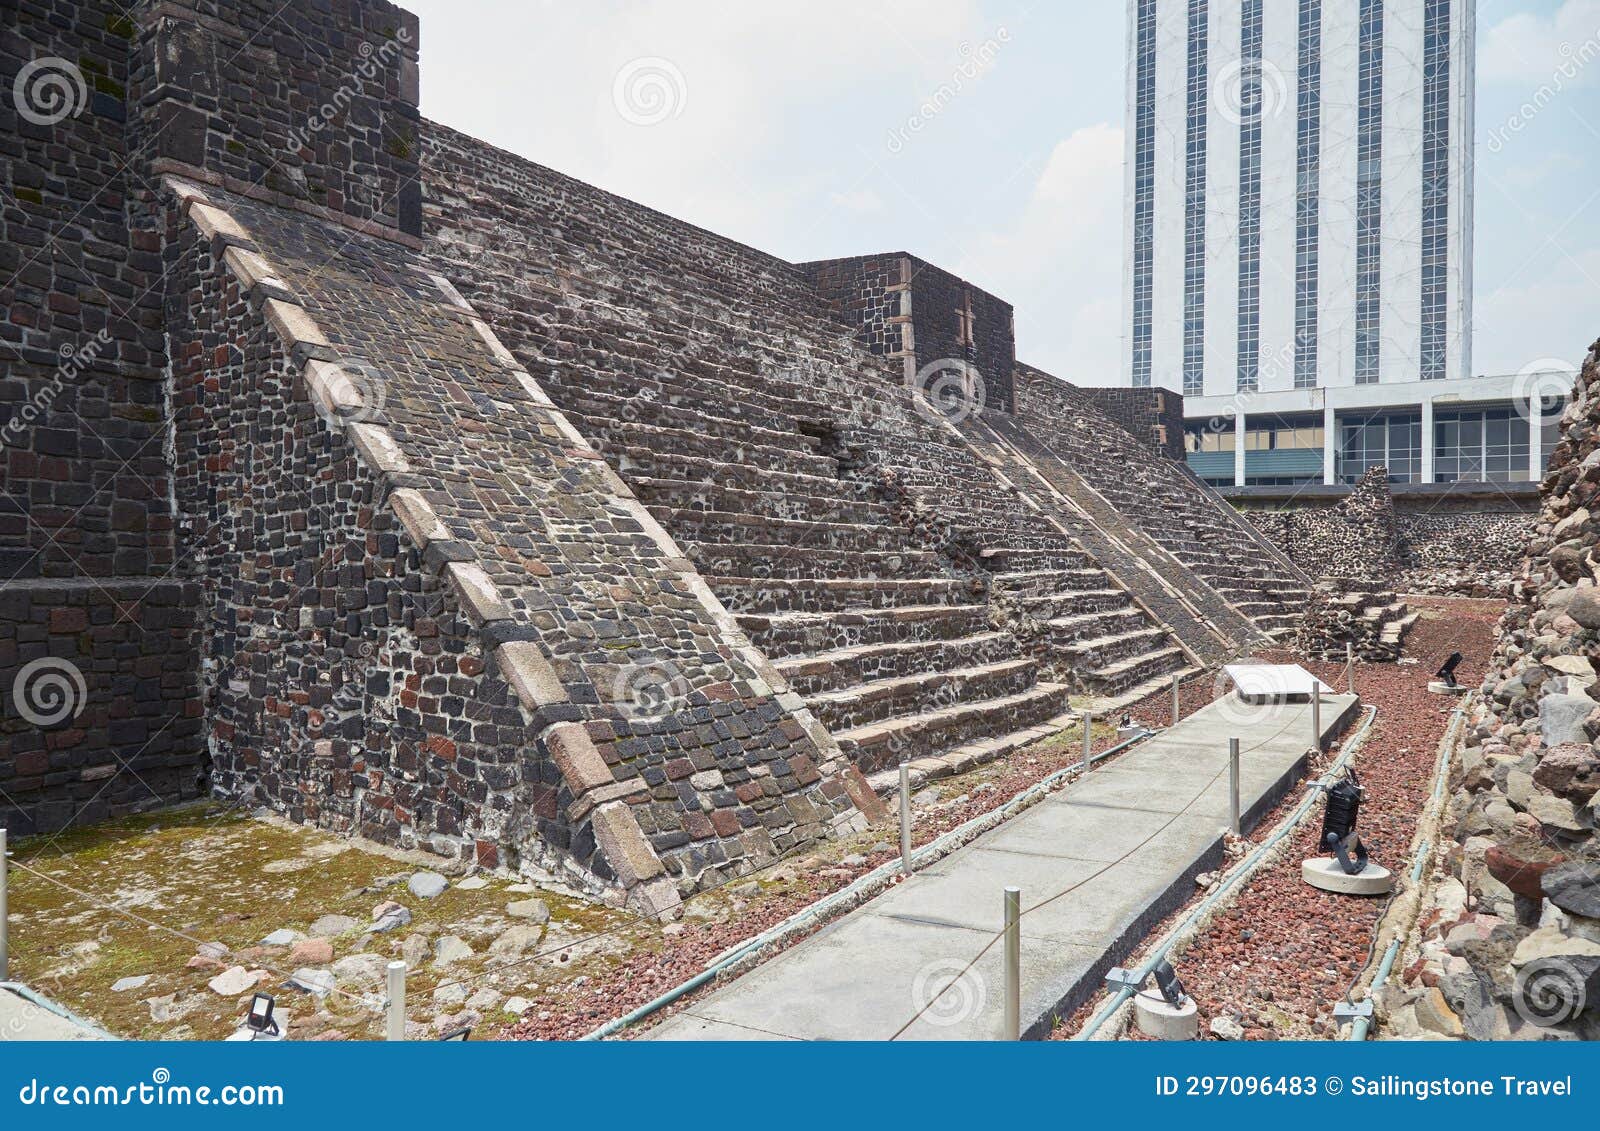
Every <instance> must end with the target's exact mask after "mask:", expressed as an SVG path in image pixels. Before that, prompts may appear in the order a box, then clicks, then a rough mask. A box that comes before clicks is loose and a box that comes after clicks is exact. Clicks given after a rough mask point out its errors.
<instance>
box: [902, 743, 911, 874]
mask: <svg viewBox="0 0 1600 1131" xmlns="http://www.w3.org/2000/svg"><path fill="white" fill-rule="evenodd" d="M900 871H901V873H902V874H904V875H907V876H909V875H910V874H911V763H910V762H901V763H900Z"/></svg>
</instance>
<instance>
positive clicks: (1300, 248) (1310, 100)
mask: <svg viewBox="0 0 1600 1131" xmlns="http://www.w3.org/2000/svg"><path fill="white" fill-rule="evenodd" d="M1299 43H1300V50H1299V63H1300V68H1299V69H1300V85H1299V90H1298V92H1297V100H1298V101H1297V106H1298V109H1299V115H1298V118H1297V125H1296V133H1295V228H1294V387H1295V388H1297V389H1314V388H1316V385H1317V294H1318V275H1317V245H1318V241H1319V239H1320V229H1319V226H1318V209H1319V208H1320V207H1321V199H1320V197H1321V193H1320V191H1319V189H1320V182H1321V178H1322V0H1300V39H1299Z"/></svg>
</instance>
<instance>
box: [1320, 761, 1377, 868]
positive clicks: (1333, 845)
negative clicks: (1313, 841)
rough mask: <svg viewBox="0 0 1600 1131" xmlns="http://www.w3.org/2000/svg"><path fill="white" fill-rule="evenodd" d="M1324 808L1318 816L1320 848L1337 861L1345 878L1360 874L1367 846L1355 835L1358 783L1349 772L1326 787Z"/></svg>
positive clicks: (1357, 812)
mask: <svg viewBox="0 0 1600 1131" xmlns="http://www.w3.org/2000/svg"><path fill="white" fill-rule="evenodd" d="M1327 791H1328V807H1327V809H1325V810H1324V811H1323V814H1322V847H1323V848H1324V849H1327V850H1331V851H1332V852H1333V854H1334V855H1335V856H1337V857H1338V858H1339V867H1340V868H1342V869H1344V872H1345V874H1346V875H1349V876H1354V875H1358V874H1360V873H1361V872H1362V871H1363V870H1365V868H1366V866H1367V846H1366V845H1364V844H1362V843H1361V837H1360V836H1358V835H1357V834H1356V819H1357V818H1358V817H1359V816H1360V815H1361V793H1362V790H1361V779H1360V778H1358V777H1356V772H1355V770H1353V769H1348V768H1347V769H1346V770H1345V776H1344V777H1343V778H1341V779H1340V780H1339V781H1337V782H1335V783H1334V784H1333V785H1330V786H1328V787H1327Z"/></svg>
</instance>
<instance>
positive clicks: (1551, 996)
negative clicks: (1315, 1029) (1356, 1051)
mask: <svg viewBox="0 0 1600 1131" xmlns="http://www.w3.org/2000/svg"><path fill="white" fill-rule="evenodd" d="M1562 434H1563V436H1562V441H1561V443H1560V444H1559V445H1557V447H1556V449H1555V451H1554V453H1552V455H1551V459H1550V467H1549V472H1548V474H1547V475H1546V477H1545V480H1544V484H1543V499H1544V503H1543V509H1542V510H1541V511H1540V513H1539V516H1538V524H1537V529H1536V534H1535V537H1534V539H1533V540H1532V541H1531V542H1530V543H1529V545H1528V555H1527V561H1526V564H1525V567H1524V570H1523V576H1522V577H1521V578H1520V579H1519V581H1518V585H1517V589H1518V593H1517V598H1518V599H1517V602H1516V603H1515V604H1513V605H1512V606H1511V608H1509V609H1508V610H1507V611H1506V613H1505V616H1504V618H1503V619H1502V621H1501V624H1500V643H1499V646H1498V647H1497V649H1496V651H1495V654H1494V656H1493V658H1492V661H1491V664H1490V674H1489V675H1488V676H1487V677H1486V678H1485V679H1484V681H1483V685H1482V695H1483V698H1482V700H1481V701H1480V702H1478V703H1477V704H1476V705H1475V707H1474V709H1473V711H1472V714H1471V716H1470V717H1469V719H1468V721H1467V729H1466V733H1465V737H1464V742H1463V750H1462V754H1461V760H1460V764H1459V767H1458V768H1457V771H1456V773H1455V775H1454V777H1453V778H1452V783H1451V784H1452V786H1453V790H1454V792H1453V794H1452V798H1451V807H1450V811H1449V820H1450V822H1451V825H1452V826H1453V828H1452V833H1453V836H1454V839H1455V841H1456V844H1455V846H1454V847H1453V849H1452V851H1451V853H1450V856H1449V864H1450V871H1451V875H1450V877H1449V878H1448V879H1446V880H1445V882H1444V883H1442V884H1440V885H1438V886H1437V887H1436V888H1435V890H1434V891H1433V893H1432V896H1431V908H1430V909H1429V911H1428V915H1427V918H1426V919H1425V922H1428V923H1431V924H1433V926H1432V927H1431V928H1430V929H1429V930H1428V931H1426V932H1425V935H1424V937H1423V940H1422V956H1421V958H1420V959H1419V963H1420V966H1421V971H1425V973H1426V977H1425V979H1424V981H1425V983H1426V987H1427V988H1426V992H1425V993H1424V995H1423V996H1429V995H1431V994H1433V993H1437V994H1438V995H1439V996H1440V999H1441V1000H1442V1001H1443V1002H1444V1003H1445V1004H1447V1005H1448V1006H1449V1013H1450V1015H1452V1016H1453V1017H1454V1018H1456V1019H1457V1020H1456V1021H1455V1022H1452V1027H1454V1026H1455V1025H1459V1027H1460V1028H1461V1030H1462V1032H1464V1034H1465V1035H1467V1036H1471V1037H1474V1038H1478V1039H1504V1038H1507V1037H1514V1036H1518V1035H1530V1034H1531V1035H1541V1034H1544V1033H1549V1032H1555V1033H1558V1034H1560V1033H1564V1034H1567V1035H1571V1036H1578V1037H1583V1038H1587V1039H1591V1040H1593V1039H1596V1038H1600V1008H1597V1006H1600V837H1597V836H1596V833H1595V830H1596V828H1597V827H1600V753H1597V751H1600V702H1597V696H1600V682H1597V676H1596V673H1597V670H1600V668H1597V666H1596V665H1597V658H1600V587H1597V579H1600V558H1597V556H1596V553H1597V552H1596V546H1597V544H1600V519H1597V518H1596V515H1597V514H1600V343H1597V345H1596V347H1594V348H1592V349H1591V351H1590V353H1589V356H1588V359H1587V361H1586V362H1585V363H1584V366H1583V370H1582V373H1581V375H1580V377H1579V381H1578V384H1577V386H1576V387H1575V390H1574V397H1573V401H1572V403H1571V405H1570V406H1569V407H1568V408H1567V410H1566V413H1565V415H1564V416H1563V418H1562ZM1418 976H1419V977H1422V976H1423V975H1422V972H1419V975H1418ZM1396 1008H1397V1009H1404V1010H1408V1011H1411V1012H1413V1013H1414V1012H1416V1011H1417V1010H1419V1009H1426V1008H1428V1006H1427V1003H1426V1002H1421V1003H1420V1004H1419V1003H1418V1002H1406V1003H1404V1004H1403V1005H1397V1006H1396Z"/></svg>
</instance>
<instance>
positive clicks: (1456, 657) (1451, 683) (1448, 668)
mask: <svg viewBox="0 0 1600 1131" xmlns="http://www.w3.org/2000/svg"><path fill="white" fill-rule="evenodd" d="M1461 660H1462V656H1461V653H1460V652H1451V653H1450V658H1449V659H1448V660H1446V661H1445V662H1444V666H1443V667H1441V668H1440V669H1439V670H1438V671H1437V672H1435V673H1434V678H1435V679H1438V680H1440V681H1441V682H1443V683H1444V684H1445V686H1447V687H1460V686H1461V685H1460V684H1459V683H1457V682H1456V668H1458V667H1460V666H1461Z"/></svg>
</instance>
